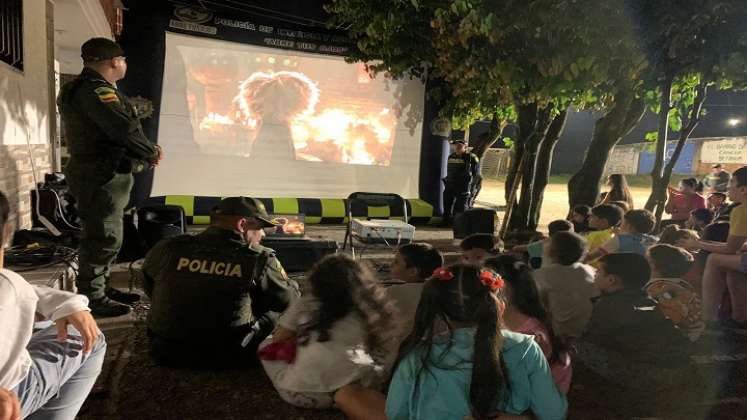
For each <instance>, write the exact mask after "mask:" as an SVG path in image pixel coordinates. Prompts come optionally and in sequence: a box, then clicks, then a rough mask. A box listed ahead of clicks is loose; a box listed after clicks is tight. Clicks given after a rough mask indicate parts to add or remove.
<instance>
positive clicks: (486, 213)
mask: <svg viewBox="0 0 747 420" xmlns="http://www.w3.org/2000/svg"><path fill="white" fill-rule="evenodd" d="M497 224H498V213H497V212H496V211H495V210H493V209H483V208H475V209H469V210H467V211H465V212H464V213H459V214H457V215H456V216H455V217H454V224H453V227H452V230H453V232H454V239H464V238H466V237H467V236H469V235H472V234H473V233H488V234H490V235H495V226H496V225H497Z"/></svg>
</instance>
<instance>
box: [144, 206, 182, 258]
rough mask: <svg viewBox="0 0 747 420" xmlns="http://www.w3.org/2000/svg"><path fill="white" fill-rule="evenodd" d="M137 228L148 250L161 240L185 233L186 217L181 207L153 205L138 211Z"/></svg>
mask: <svg viewBox="0 0 747 420" xmlns="http://www.w3.org/2000/svg"><path fill="white" fill-rule="evenodd" d="M137 227H138V231H139V232H140V236H141V237H142V238H143V240H144V241H145V245H146V248H147V249H148V250H149V249H151V248H152V247H153V245H155V244H156V243H158V241H160V240H161V239H165V238H170V237H172V236H177V235H181V234H183V233H186V232H187V216H186V215H185V214H184V209H183V208H182V207H181V206H174V205H169V204H166V205H155V206H147V207H142V208H140V209H138V211H137Z"/></svg>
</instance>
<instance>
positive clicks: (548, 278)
mask: <svg viewBox="0 0 747 420" xmlns="http://www.w3.org/2000/svg"><path fill="white" fill-rule="evenodd" d="M585 252H586V241H585V240H584V238H582V237H581V236H579V235H577V234H575V233H573V232H558V233H556V234H555V235H553V237H552V238H551V239H550V244H549V245H548V250H547V254H548V260H549V264H546V265H544V266H543V267H542V268H541V269H539V270H537V271H535V272H534V273H533V277H534V280H535V281H536V282H537V287H539V289H540V292H541V294H542V297H543V299H544V300H545V302H546V304H547V308H548V310H549V311H550V313H551V314H552V324H553V329H554V330H555V332H556V333H557V334H559V335H560V336H562V337H564V338H565V339H573V338H576V337H579V336H580V335H581V333H582V332H583V331H584V329H585V328H586V324H588V322H589V318H590V317H591V310H592V301H591V300H592V299H593V298H594V297H596V296H598V295H599V291H598V290H597V288H596V287H594V269H593V268H592V267H591V266H589V265H586V264H583V263H581V259H582V258H583V256H584V254H585Z"/></svg>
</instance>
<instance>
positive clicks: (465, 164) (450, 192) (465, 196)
mask: <svg viewBox="0 0 747 420" xmlns="http://www.w3.org/2000/svg"><path fill="white" fill-rule="evenodd" d="M451 143H452V144H453V145H454V153H452V154H450V155H449V158H448V162H447V165H446V178H444V179H443V181H444V195H443V201H444V214H443V217H444V223H446V224H448V223H450V222H451V218H452V217H453V216H455V215H457V214H459V213H463V212H464V211H465V210H467V208H468V206H469V205H470V201H471V199H470V196H471V194H472V192H473V188H474V185H473V182H474V181H476V180H477V179H478V177H479V176H480V172H479V171H480V160H479V159H478V157H477V156H476V155H475V154H474V153H470V152H468V151H467V143H466V142H465V141H464V140H461V139H460V140H454V141H452V142H451Z"/></svg>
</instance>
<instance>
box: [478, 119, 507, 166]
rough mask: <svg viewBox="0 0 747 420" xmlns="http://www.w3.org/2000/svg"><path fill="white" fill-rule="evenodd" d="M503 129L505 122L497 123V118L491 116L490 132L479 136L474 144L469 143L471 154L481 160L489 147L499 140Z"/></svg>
mask: <svg viewBox="0 0 747 420" xmlns="http://www.w3.org/2000/svg"><path fill="white" fill-rule="evenodd" d="M504 128H506V121H498V117H497V116H495V115H493V120H492V121H491V123H490V130H489V131H488V132H487V133H483V134H481V135H479V136H478V137H477V139H476V140H475V142H474V143H473V142H472V141H470V143H471V146H472V153H474V154H475V155H477V157H478V158H480V160H482V158H483V156H485V153H487V151H488V150H489V149H490V147H491V146H492V145H493V144H494V143H495V142H496V141H498V139H499V138H501V134H503V129H504Z"/></svg>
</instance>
